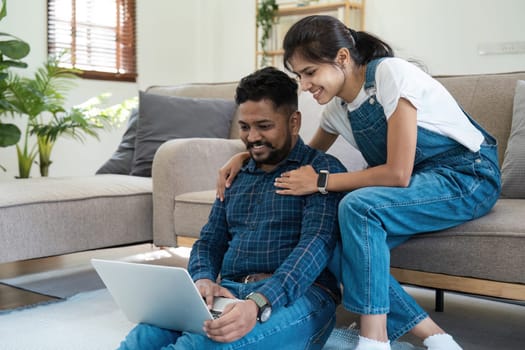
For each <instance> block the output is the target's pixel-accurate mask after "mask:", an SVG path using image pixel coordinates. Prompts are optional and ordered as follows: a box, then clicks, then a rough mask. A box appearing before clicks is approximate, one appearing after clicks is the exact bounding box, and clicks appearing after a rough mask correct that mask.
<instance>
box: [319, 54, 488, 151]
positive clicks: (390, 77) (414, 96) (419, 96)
mask: <svg viewBox="0 0 525 350" xmlns="http://www.w3.org/2000/svg"><path fill="white" fill-rule="evenodd" d="M375 81H376V91H375V93H376V98H377V101H378V102H379V103H380V104H381V105H382V106H383V110H384V112H385V116H386V119H387V120H388V119H389V118H390V116H391V115H392V113H394V111H395V109H396V107H397V103H398V101H399V98H401V97H403V98H405V99H407V100H408V101H410V103H412V105H413V106H414V107H415V108H416V110H417V125H418V126H420V127H422V128H425V129H428V130H431V131H434V132H436V133H438V134H440V135H445V136H448V137H450V138H452V139H453V140H456V141H457V142H459V143H461V144H462V145H464V146H465V147H467V148H468V149H470V150H471V151H473V152H477V151H479V149H480V145H481V143H482V142H483V140H484V136H483V134H482V133H481V132H480V131H479V130H478V129H477V128H476V127H475V126H474V125H472V123H471V122H470V120H469V119H468V118H467V116H466V115H465V114H464V113H463V111H462V110H461V108H460V107H459V105H458V104H457V102H456V101H455V100H454V98H453V97H452V95H450V93H449V92H448V91H447V90H446V89H445V88H444V87H443V85H441V83H439V82H438V81H437V80H435V79H433V78H432V77H431V76H429V75H428V74H427V73H425V72H423V71H422V70H421V69H419V68H418V67H416V66H415V65H413V64H412V63H409V62H407V61H405V60H403V59H400V58H396V57H391V58H386V59H384V60H383V61H381V62H380V63H379V64H378V65H377V70H376V76H375ZM373 93H374V91H368V92H367V91H365V90H364V86H363V87H362V88H361V91H360V92H359V94H358V95H357V97H356V98H355V99H354V100H353V101H352V102H350V103H347V104H344V103H342V102H343V101H342V99H341V98H339V97H336V98H334V99H332V101H330V102H329V103H328V104H327V105H326V108H325V109H324V111H323V115H322V117H321V123H320V126H321V128H322V129H323V130H325V131H326V132H329V133H332V134H339V135H341V136H343V137H344V138H345V139H346V140H347V141H348V143H350V144H351V145H353V146H354V147H356V148H358V147H357V144H356V142H355V139H354V136H353V134H352V127H351V126H350V122H349V121H348V116H347V113H348V112H349V111H350V112H351V111H354V110H356V109H357V108H358V107H359V106H360V105H361V104H362V103H364V102H366V101H367V100H368V94H373Z"/></svg>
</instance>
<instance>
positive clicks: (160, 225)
mask: <svg viewBox="0 0 525 350" xmlns="http://www.w3.org/2000/svg"><path fill="white" fill-rule="evenodd" d="M244 150H246V147H245V146H244V143H243V142H242V141H241V140H238V139H236V140H232V139H215V138H187V139H176V140H170V141H167V142H165V143H164V144H162V145H161V146H160V147H159V149H158V150H157V152H156V153H155V158H154V159H153V167H152V178H153V243H154V244H156V245H159V246H160V245H164V246H176V245H177V239H176V233H175V226H174V217H173V213H174V208H175V196H177V195H179V194H182V193H187V192H194V191H204V190H212V189H214V188H215V185H216V181H217V171H218V170H219V168H220V167H221V166H223V165H224V163H226V161H228V159H230V158H231V156H233V155H234V154H236V153H238V152H242V151H244Z"/></svg>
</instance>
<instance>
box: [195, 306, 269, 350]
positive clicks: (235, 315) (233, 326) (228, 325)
mask: <svg viewBox="0 0 525 350" xmlns="http://www.w3.org/2000/svg"><path fill="white" fill-rule="evenodd" d="M258 311H259V309H258V307H257V304H255V302H253V301H251V300H249V301H245V300H239V302H236V303H231V304H228V305H226V307H225V308H224V311H223V313H222V315H221V317H219V318H217V319H215V320H212V321H205V322H204V328H203V329H204V331H205V332H206V334H207V335H208V337H209V338H210V339H213V340H215V341H216V342H221V343H228V342H232V341H235V340H237V339H240V338H242V337H244V336H245V335H246V334H248V333H249V332H250V331H251V330H252V328H253V327H254V326H255V324H256V323H257V313H258Z"/></svg>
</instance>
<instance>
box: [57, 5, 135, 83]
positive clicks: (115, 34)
mask: <svg viewBox="0 0 525 350" xmlns="http://www.w3.org/2000/svg"><path fill="white" fill-rule="evenodd" d="M47 9H48V15H47V17H48V22H47V47H48V53H49V54H50V55H55V56H57V55H61V54H63V53H64V52H65V55H64V58H63V60H62V61H63V66H65V67H69V68H76V69H79V70H80V71H82V75H81V76H82V77H83V78H88V79H103V80H120V81H133V82H134V81H135V80H136V77H137V69H136V57H135V0H48V3H47Z"/></svg>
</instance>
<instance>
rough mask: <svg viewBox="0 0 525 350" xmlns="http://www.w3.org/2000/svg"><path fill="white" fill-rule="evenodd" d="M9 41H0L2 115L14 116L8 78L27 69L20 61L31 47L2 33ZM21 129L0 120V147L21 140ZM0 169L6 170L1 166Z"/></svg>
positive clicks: (0, 15) (3, 11)
mask: <svg viewBox="0 0 525 350" xmlns="http://www.w3.org/2000/svg"><path fill="white" fill-rule="evenodd" d="M6 2H7V0H4V1H3V2H2V5H1V6H2V7H1V8H0V21H1V20H2V19H3V18H4V17H5V16H6V15H7V7H6ZM0 36H1V37H6V39H7V40H0V115H5V114H12V112H13V106H12V105H11V104H10V103H9V101H7V99H6V98H5V92H6V90H7V88H8V84H7V77H8V72H9V69H10V68H12V67H17V68H26V67H27V64H26V63H24V62H22V61H20V60H21V59H22V58H24V57H26V56H27V55H28V54H29V50H30V49H29V45H28V44H27V43H26V42H24V41H23V40H21V39H19V38H17V37H15V36H13V35H11V34H7V33H0ZM20 136H21V132H20V129H19V128H18V127H17V126H16V125H14V124H11V123H2V121H1V120H0V147H8V146H12V145H15V144H17V143H18V141H19V140H20ZM0 169H2V170H4V171H5V168H4V167H3V166H2V165H1V164H0Z"/></svg>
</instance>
